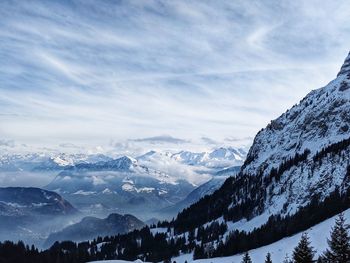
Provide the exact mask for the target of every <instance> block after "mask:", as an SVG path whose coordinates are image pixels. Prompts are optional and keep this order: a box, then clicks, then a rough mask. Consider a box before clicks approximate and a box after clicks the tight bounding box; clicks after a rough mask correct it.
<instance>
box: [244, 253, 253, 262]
mask: <svg viewBox="0 0 350 263" xmlns="http://www.w3.org/2000/svg"><path fill="white" fill-rule="evenodd" d="M242 263H253V261H252V259H251V258H250V256H249V253H248V252H245V254H244V256H243V258H242Z"/></svg>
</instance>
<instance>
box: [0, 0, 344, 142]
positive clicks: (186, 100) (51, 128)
mask: <svg viewBox="0 0 350 263" xmlns="http://www.w3.org/2000/svg"><path fill="white" fill-rule="evenodd" d="M349 12H350V6H349V5H348V1H346V0H343V1H341V0H339V1H330V0H329V1H316V0H310V1H302V0H296V1H270V0H265V1H243V0H242V1H155V0H154V1H139V0H137V1H136V0H135V1H92V0H91V1H89V0H88V1H85V0H84V1H82V0H81V1H79V0H75V1H1V3H0V16H1V21H0V58H1V63H0V76H1V77H0V107H1V114H0V123H1V125H0V138H5V139H6V140H9V139H14V140H16V141H19V142H20V143H40V144H45V145H46V144H59V143H67V142H69V143H74V144H75V143H86V144H92V143H100V142H108V141H109V140H110V139H113V140H115V141H118V140H124V141H125V140H128V139H130V138H149V139H152V137H153V139H154V138H157V136H159V134H171V135H172V136H174V138H181V139H180V140H184V141H192V140H193V139H200V138H204V139H203V140H202V141H206V142H207V143H210V142H215V141H223V140H224V139H225V138H238V141H239V139H240V138H242V139H244V138H247V137H252V136H254V135H255V133H256V132H257V131H258V130H259V129H260V128H262V127H264V126H265V125H266V124H267V123H268V122H269V120H270V119H272V118H275V117H277V116H278V115H279V114H281V113H282V112H283V111H285V110H286V109H287V108H289V107H290V106H292V105H293V104H295V103H296V102H298V101H299V100H300V99H301V98H302V97H303V96H304V95H306V93H308V92H309V91H310V90H311V89H315V88H318V87H321V86H322V85H325V84H326V83H327V82H328V81H330V80H331V79H332V78H333V77H334V76H335V75H336V73H337V71H338V69H339V67H340V65H341V63H342V61H343V59H344V58H345V56H346V54H347V53H348V51H349V48H350V47H349V43H350V23H349V16H348V14H349ZM159 138H160V139H162V138H161V137H159ZM205 138H206V139H205ZM208 138H210V140H211V141H208ZM158 141H159V140H158Z"/></svg>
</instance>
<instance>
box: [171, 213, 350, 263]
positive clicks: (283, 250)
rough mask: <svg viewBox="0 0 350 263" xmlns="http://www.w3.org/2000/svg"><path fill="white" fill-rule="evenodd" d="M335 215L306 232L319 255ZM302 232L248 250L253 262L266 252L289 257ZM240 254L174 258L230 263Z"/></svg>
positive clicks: (349, 215)
mask: <svg viewBox="0 0 350 263" xmlns="http://www.w3.org/2000/svg"><path fill="white" fill-rule="evenodd" d="M344 215H345V218H347V221H348V222H350V209H348V210H346V211H345V212H344ZM336 217H337V216H334V217H332V218H330V219H328V220H325V221H323V222H322V223H320V224H318V225H316V226H313V227H311V228H310V229H308V230H307V231H306V232H307V233H308V235H309V237H310V241H311V245H312V246H313V247H314V249H315V250H316V252H317V253H316V255H317V256H318V255H321V254H322V253H323V252H324V251H325V250H326V248H327V247H328V245H327V238H329V233H330V231H331V228H332V227H333V226H334V224H335V219H336ZM301 235H302V233H298V234H296V235H294V236H291V237H286V238H284V239H282V240H280V241H277V242H275V243H273V244H270V245H267V246H264V247H261V248H257V249H254V250H251V251H249V254H250V256H251V258H252V260H253V263H254V262H262V258H264V257H265V256H266V254H267V253H268V252H270V253H271V258H272V261H273V262H283V260H284V258H285V257H286V254H288V255H289V257H291V256H292V254H293V250H294V248H295V246H296V245H297V244H298V242H299V240H300V237H301ZM241 259H242V255H234V256H230V257H221V258H210V259H200V260H195V261H194V260H192V254H185V255H181V256H179V257H177V258H174V259H173V260H175V261H176V262H177V263H183V262H185V260H187V261H188V262H196V263H210V262H212V263H216V262H217V263H232V262H241Z"/></svg>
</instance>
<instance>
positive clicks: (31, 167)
mask: <svg viewBox="0 0 350 263" xmlns="http://www.w3.org/2000/svg"><path fill="white" fill-rule="evenodd" d="M111 159H112V158H110V157H107V156H105V155H103V154H66V153H46V152H45V153H40V152H32V153H23V154H11V153H5V154H2V155H0V171H2V172H5V171H6V172H16V171H33V172H45V171H62V170H64V169H65V168H66V167H68V166H72V165H74V164H77V163H95V162H99V161H108V160H111Z"/></svg>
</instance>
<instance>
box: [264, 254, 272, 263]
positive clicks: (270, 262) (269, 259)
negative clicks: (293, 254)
mask: <svg viewBox="0 0 350 263" xmlns="http://www.w3.org/2000/svg"><path fill="white" fill-rule="evenodd" d="M265 263H272V259H271V254H270V252H269V253H267V255H266V259H265Z"/></svg>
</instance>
